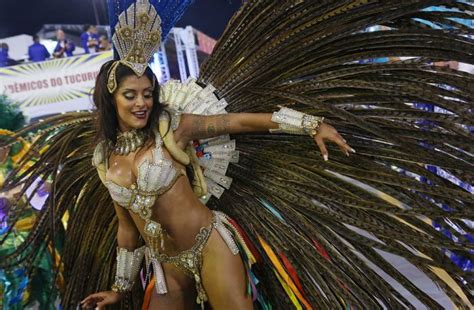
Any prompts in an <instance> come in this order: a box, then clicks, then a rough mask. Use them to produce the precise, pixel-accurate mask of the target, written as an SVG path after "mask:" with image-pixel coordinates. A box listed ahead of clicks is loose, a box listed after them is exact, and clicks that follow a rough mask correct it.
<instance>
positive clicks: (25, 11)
mask: <svg viewBox="0 0 474 310" xmlns="http://www.w3.org/2000/svg"><path fill="white" fill-rule="evenodd" d="M92 1H95V2H96V4H97V8H98V15H99V20H100V23H101V24H106V23H107V19H106V16H107V15H106V12H105V8H106V5H105V3H106V0H0V38H4V37H8V36H13V35H17V34H30V35H31V34H34V33H36V32H38V31H39V30H40V28H41V26H42V25H43V24H89V23H90V24H95V15H94V10H93V5H92ZM240 4H241V0H195V2H194V4H193V5H192V6H191V7H190V8H189V9H188V11H187V12H186V14H185V15H184V16H183V18H182V19H181V21H180V22H179V23H178V25H177V26H186V25H191V26H193V27H195V28H197V29H199V30H201V31H203V32H204V33H206V34H208V35H210V36H211V37H214V38H218V37H219V36H220V35H221V34H222V31H223V30H224V28H225V26H226V24H227V22H228V20H229V19H230V17H231V16H232V14H233V13H234V12H235V11H236V10H237V9H238V7H239V6H240Z"/></svg>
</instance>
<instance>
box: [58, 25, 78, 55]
mask: <svg viewBox="0 0 474 310" xmlns="http://www.w3.org/2000/svg"><path fill="white" fill-rule="evenodd" d="M56 39H57V40H58V44H57V45H56V48H55V49H54V53H53V56H54V58H61V57H64V56H67V57H70V56H72V55H73V52H74V50H75V49H76V46H75V45H74V43H72V42H69V41H68V40H66V35H65V34H64V31H62V30H61V29H59V30H58V31H56Z"/></svg>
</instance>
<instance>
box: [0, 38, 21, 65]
mask: <svg viewBox="0 0 474 310" xmlns="http://www.w3.org/2000/svg"><path fill="white" fill-rule="evenodd" d="M8 50H9V47H8V44H7V43H0V67H9V66H14V65H16V64H18V62H17V61H15V60H13V59H11V58H10V56H9V55H8Z"/></svg>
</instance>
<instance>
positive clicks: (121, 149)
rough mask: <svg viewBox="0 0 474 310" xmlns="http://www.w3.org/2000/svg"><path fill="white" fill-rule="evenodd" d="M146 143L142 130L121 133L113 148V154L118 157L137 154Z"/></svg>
mask: <svg viewBox="0 0 474 310" xmlns="http://www.w3.org/2000/svg"><path fill="white" fill-rule="evenodd" d="M143 143H145V134H144V133H143V131H140V130H136V129H133V130H130V131H126V132H119V133H118V134H117V142H115V145H114V147H113V152H114V153H115V154H117V155H128V154H130V153H131V152H135V151H136V150H137V149H138V148H140V147H141V146H142V145H143Z"/></svg>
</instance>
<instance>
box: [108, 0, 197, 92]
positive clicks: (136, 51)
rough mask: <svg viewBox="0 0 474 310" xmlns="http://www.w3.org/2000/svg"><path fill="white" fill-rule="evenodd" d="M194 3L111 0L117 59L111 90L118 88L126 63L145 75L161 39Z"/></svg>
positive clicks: (111, 71)
mask: <svg viewBox="0 0 474 310" xmlns="http://www.w3.org/2000/svg"><path fill="white" fill-rule="evenodd" d="M191 2H192V0H181V1H179V0H136V1H131V0H109V12H110V16H109V17H110V27H111V29H112V33H113V36H112V42H113V44H114V48H115V51H116V53H115V58H116V60H117V61H116V62H115V63H114V64H113V65H112V67H111V68H110V70H109V73H108V81H107V88H108V90H109V92H110V93H113V92H114V91H115V90H116V89H117V80H116V74H115V71H116V69H117V66H118V65H119V64H123V65H125V66H127V67H129V68H130V69H132V70H133V72H135V74H136V75H138V76H142V75H143V73H144V72H145V70H146V67H147V66H148V62H149V61H150V59H151V57H153V54H154V53H156V51H157V50H158V48H159V46H160V44H161V41H162V40H164V39H165V38H166V36H167V35H168V33H169V32H170V30H171V28H172V27H173V25H174V24H175V23H176V21H177V20H178V19H179V18H180V17H181V16H182V14H183V12H184V10H185V9H186V8H187V7H188V6H189V5H190V4H191ZM154 82H155V81H153V84H154Z"/></svg>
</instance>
